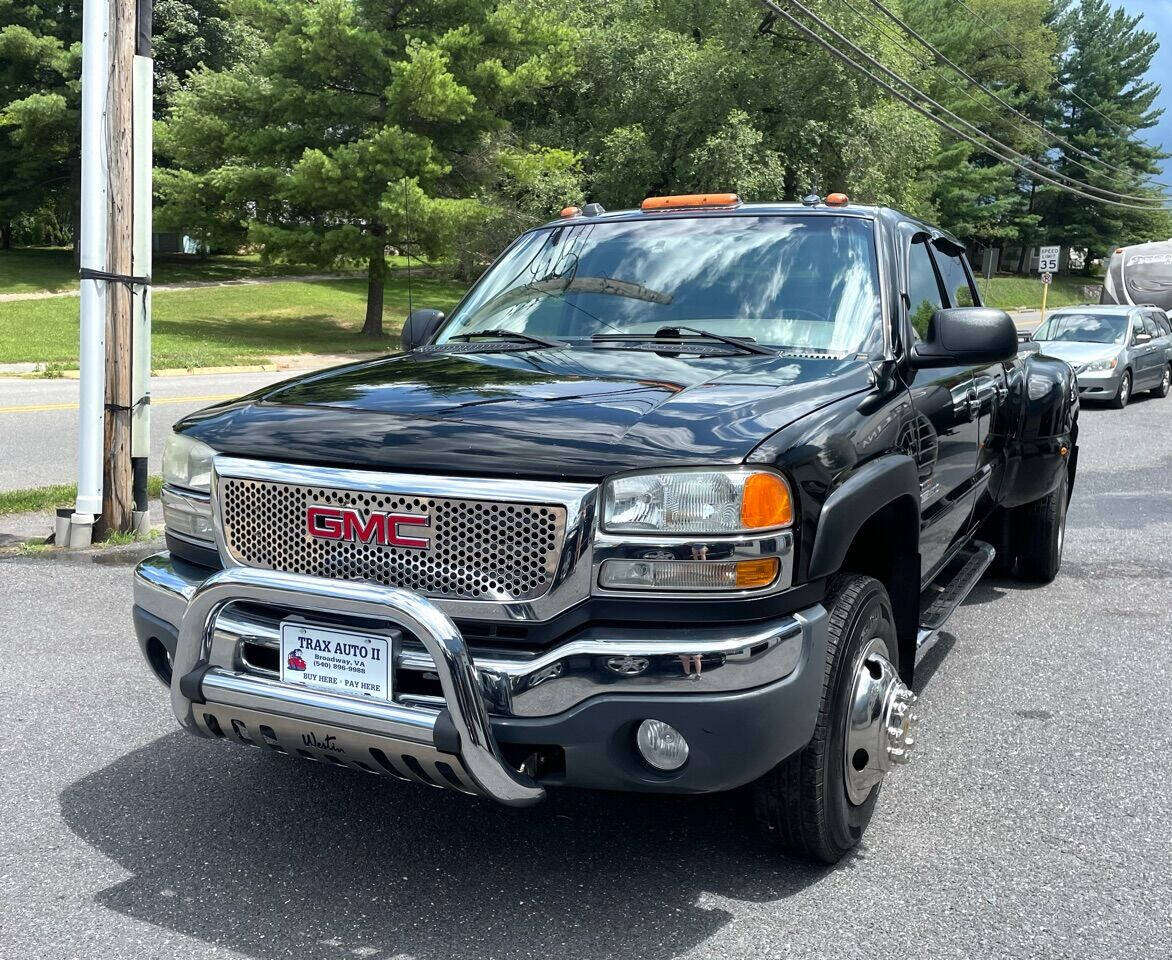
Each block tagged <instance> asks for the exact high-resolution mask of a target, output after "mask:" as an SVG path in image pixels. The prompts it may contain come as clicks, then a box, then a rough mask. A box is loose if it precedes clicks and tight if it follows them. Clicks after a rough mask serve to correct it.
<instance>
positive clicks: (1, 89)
mask: <svg viewBox="0 0 1172 960" xmlns="http://www.w3.org/2000/svg"><path fill="white" fill-rule="evenodd" d="M80 17H81V6H80V4H76V5H74V4H69V3H66V4H61V3H52V2H44V0H0V170H2V171H3V176H0V246H3V247H8V246H9V245H10V243H11V240H12V224H13V222H14V221H17V220H18V219H19V218H21V217H22V216H27V215H29V214H32V213H33V212H34V211H37V210H38V209H40V208H43V207H44V206H45V205H46V204H48V203H50V202H51V201H52V200H53V198H54V196H55V194H61V193H64V194H65V195H66V196H68V191H69V190H70V187H71V186H72V187H73V188H75V189H76V186H77V184H78V183H79V180H80V173H81V171H80V166H79V162H80V161H79V154H78V137H79V129H78V112H77V106H78V101H79V99H80V95H81V94H80V86H79V83H78V76H79V74H80V67H81V43H80V40H81V20H80Z"/></svg>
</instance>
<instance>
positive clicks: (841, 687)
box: [754, 574, 914, 863]
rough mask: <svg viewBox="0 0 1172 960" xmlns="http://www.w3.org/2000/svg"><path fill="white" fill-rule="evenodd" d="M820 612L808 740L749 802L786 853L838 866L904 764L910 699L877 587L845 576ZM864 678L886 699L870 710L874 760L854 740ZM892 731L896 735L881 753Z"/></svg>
mask: <svg viewBox="0 0 1172 960" xmlns="http://www.w3.org/2000/svg"><path fill="white" fill-rule="evenodd" d="M826 606H827V612H828V614H829V624H828V633H829V637H828V643H827V648H826V663H825V672H824V675H823V682H822V703H821V705H820V707H819V710H818V719H817V723H816V725H815V728H814V736H813V739H812V740H811V741H810V743H809V744H808V745H807V746H806V747H805V748H804V749H803V750H801V751H800V752H799V753H797V754H795V755H794V756H792V757H789V758H788V759H786V760H784V761H782V762H781V763H780V764H778V765H777V766H776V767H774V768H773V770H771V771H770V772H769V773H767V774H765V776H763V777H762V778H761V779H760V780H758V781H757V783H756V784H754V802H755V809H756V814H757V819H758V822H759V823H760V824H761V825H762V826H763V827H764V828H765V830H766V832H767V833H768V834H769V835H770V836H772V837H773V838H774V839H775V840H776V841H777V842H779V843H780V845H781V846H782V847H783V848H785V849H786V850H788V851H790V852H792V853H796V854H798V855H801V856H804V857H808V858H810V859H813V860H821V861H822V862H824V863H837V862H838V861H839V860H841V859H842V858H843V856H845V855H846V854H847V853H848V852H849V851H850V850H851V849H852V848H853V847H854V846H855V845H856V844H857V843H858V842H859V840H860V839H862V836H863V831H864V830H866V828H867V824H868V823H869V822H870V820H871V814H872V813H873V812H874V809H875V801H876V799H877V797H878V795H879V790H880V787H881V785H882V784H881V780H882V777H883V774H884V772H886V769H887V768H888V767H889V766H890V764H891V763H892V762H902V761H903V760H905V759H906V752H905V749H904V748H905V747H906V748H907V749H910V747H911V745H912V741H911V739H910V737H907V736H906V734H907V732H908V726H909V724H910V723H911V722H912V721H913V720H914V716H913V715H911V714H910V713H909V711H910V706H911V703H912V702H913V701H914V698H913V697H912V695H911V692H910V691H908V690H907V688H906V687H904V685H903V684H902V682H901V681H900V680H899V677H898V669H899V661H898V657H899V644H898V641H897V638H896V632H895V617H894V615H893V613H892V610H891V600H890V598H889V597H888V595H887V590H886V589H885V588H884V586H883V584H881V583H880V582H879V581H878V580H875V579H872V578H871V577H863V576H856V575H852V574H841V575H839V576H837V577H835V578H834V580H832V581H831V583H830V585H829V588H828V597H827V601H826ZM864 672H866V674H867V676H869V677H871V678H874V681H875V683H876V684H883V685H884V686H883V687H882V689H884V690H885V691H887V695H885V696H884V697H883V698H882V700H883V704H882V706H881V708H876V707H875V706H874V704H872V709H873V710H874V711H875V712H876V714H877V715H879V720H880V722H881V723H882V728H881V732H880V731H879V730H878V728H877V731H876V732H877V736H878V738H879V739H877V740H876V741H875V743H876V745H877V746H876V747H875V748H874V749H873V750H872V752H874V753H875V754H876V756H869V755H868V749H865V748H864V747H861V746H860V745H859V744H860V743H864V744H866V746H867V747H870V744H871V741H870V740H867V739H864V740H862V741H860V740H859V739H858V738H859V737H860V736H862V737H864V738H865V737H867V736H869V735H870V734H868V733H867V732H866V731H864V732H863V733H862V734H860V732H859V724H858V722H857V717H858V706H857V705H858V703H859V702H861V699H866V698H865V697H864V698H860V696H859V693H860V688H859V684H860V682H868V681H867V676H863V673H864ZM860 677H862V681H860V679H859V678H860ZM871 699H872V700H873V699H874V698H873V697H872V698H871ZM851 721H854V722H851ZM892 723H894V724H896V725H897V726H901V727H902V733H901V734H900V737H898V738H896V740H895V741H893V742H892V745H891V746H887V744H888V741H887V740H885V739H883V738H884V737H886V736H888V733H887V731H888V730H889V729H891V724H892ZM848 727H849V729H848ZM848 740H849V741H850V743H851V744H852V747H850V748H848ZM848 750H849V752H850V756H848ZM879 754H882V755H879ZM848 764H849V765H850V766H848ZM852 771H853V772H852ZM852 794H853V798H852Z"/></svg>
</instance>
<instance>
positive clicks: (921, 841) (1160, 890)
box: [0, 399, 1172, 960]
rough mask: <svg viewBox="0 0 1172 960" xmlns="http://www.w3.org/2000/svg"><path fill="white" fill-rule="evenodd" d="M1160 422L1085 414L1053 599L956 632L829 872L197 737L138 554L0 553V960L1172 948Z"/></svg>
mask: <svg viewBox="0 0 1172 960" xmlns="http://www.w3.org/2000/svg"><path fill="white" fill-rule="evenodd" d="M1170 421H1172V400H1167V401H1159V400H1147V399H1143V400H1140V401H1137V402H1136V403H1135V404H1133V405H1132V406H1131V407H1129V408H1128V409H1127V410H1125V411H1122V412H1115V411H1107V410H1099V409H1088V410H1085V411H1084V414H1083V436H1082V459H1081V474H1080V478H1079V482H1078V485H1077V487H1076V489H1075V498H1074V501H1073V504H1072V507H1071V512H1070V523H1069V529H1068V538H1067V555H1066V562H1065V564H1064V567H1063V571H1062V573H1061V575H1060V577H1059V579H1058V580H1057V581H1056V582H1055V583H1054V584H1052V585H1050V586H1048V587H1044V588H1035V589H1027V588H1023V587H1022V586H1019V585H1015V584H1011V583H1007V582H1000V581H989V582H986V583H984V584H982V585H981V586H979V587H978V589H977V591H976V593H975V595H974V596H973V597H972V598H970V601H969V602H968V603H967V605H966V606H964V607H963V608H962V609H961V610H960V611H959V612H958V613H957V614H956V616H955V617H954V618H953V620H952V621H950V623H949V625H948V628H947V630H948V632H947V633H945V634H944V635H943V636H942V638H941V640H940V641H939V642H938V643H937V645H936V646H935V647H934V648H932V649H931V650H930V651H929V652H928V653H927V654H926V655H925V656H924V658H923V659H922V661H921V663H920V666H919V670H918V674H919V679H918V683H917V686H918V688H919V691H920V696H921V712H922V713H923V714H924V717H925V719H924V722H923V723H922V724H921V729H920V735H919V738H918V739H919V740H920V744H921V746H922V750H921V751H920V753H919V756H918V757H917V758H916V760H915V762H913V763H912V765H911V766H910V767H909V768H907V769H906V771H900V772H899V774H898V775H896V776H894V777H893V778H892V779H891V780H890V781H889V782H888V784H887V785H886V786H885V788H884V791H883V794H882V796H881V798H880V803H879V809H878V811H877V814H876V818H875V821H874V822H873V824H872V827H871V830H870V832H869V833H868V834H867V837H866V841H865V843H864V845H863V846H862V847H861V848H860V849H859V850H858V852H857V854H856V855H855V856H853V857H852V858H851V859H849V860H848V861H847V862H845V863H843V864H842V865H840V866H839V867H838V868H836V869H826V868H822V867H814V866H810V865H807V864H804V863H801V862H796V861H792V860H788V859H785V858H783V857H780V856H778V855H776V854H775V853H774V852H773V851H771V850H770V849H769V848H768V847H767V846H765V845H763V844H762V843H760V842H759V841H758V840H757V839H756V837H755V834H754V833H753V832H752V831H751V829H750V828H749V827H748V826H747V824H746V823H745V822H744V821H743V820H741V819H739V818H738V817H737V816H735V815H733V814H732V813H731V812H730V809H731V808H730V801H729V800H728V798H702V799H695V800H680V799H676V800H669V799H663V798H656V797H639V796H618V795H609V794H603V795H599V794H587V793H574V792H561V793H558V794H555V795H554V796H553V797H552V798H551V799H550V800H549V801H548V802H546V803H545V804H543V805H542V806H539V807H537V808H534V809H530V810H506V809H503V808H498V807H495V806H491V805H489V804H488V803H487V802H478V801H475V800H468V799H466V798H463V797H459V796H455V795H449V794H439V793H433V792H431V791H429V790H427V789H426V788H422V787H413V786H409V785H399V784H396V783H393V782H388V781H384V780H376V779H373V778H368V777H367V776H366V775H363V774H360V773H358V772H350V771H339V770H334V769H332V768H325V769H323V768H322V767H319V766H317V765H311V764H308V763H305V762H303V761H294V760H286V759H284V758H281V757H274V756H271V755H261V754H259V753H256V752H253V751H248V750H245V749H243V748H232V747H230V746H227V745H224V744H219V743H209V742H202V741H197V740H194V739H189V738H188V737H186V735H181V734H179V733H177V732H175V730H174V725H173V721H172V718H171V716H170V714H169V709H168V705H167V701H166V697H165V693H164V691H163V689H162V688H161V687H160V686H159V685H158V684H157V683H156V681H154V680H152V679H151V678H150V677H149V676H148V675H147V672H146V669H145V667H144V666H143V665H142V664H140V662H139V655H138V651H137V649H136V646H135V643H134V640H133V636H132V632H131V628H130V605H131V590H130V567H129V561H130V559H131V558H130V557H129V556H128V555H115V554H108V555H106V556H104V557H102V559H101V560H100V561H95V560H92V559H89V558H85V559H74V560H49V559H43V558H10V559H6V560H0V578H2V582H3V589H2V590H0V622H3V623H4V624H5V627H6V629H5V631H4V635H3V639H2V640H0V656H2V657H3V660H2V661H0V662H2V663H3V684H2V685H0V729H2V730H3V736H0V765H2V769H3V771H4V774H3V776H2V777H0V823H2V824H3V828H2V829H0V904H3V907H2V909H0V956H3V957H11V958H21V960H24V958H30V957H36V958H57V957H61V958H65V957H69V958H74V957H79V958H80V957H87V958H88V957H93V958H111V957H116V958H139V957H142V958H156V957H184V958H205V957H247V958H256V960H275V958H285V957H295V958H300V960H327V958H328V960H334V958H366V957H372V958H380V960H391V958H398V960H408V958H411V960H465V958H467V960H490V958H506V957H507V958H514V957H516V958H533V960H576V958H624V960H626V958H630V960H660V958H674V957H697V958H699V957H733V958H738V960H739V958H757V957H794V958H819V960H822V958H835V960H837V958H854V957H860V958H862V957H865V958H868V960H874V958H886V957H901V958H904V957H906V958H912V960H918V958H929V957H931V958H986V957H989V958H993V957H996V958H1013V960H1021V958H1031V960H1032V958H1084V957H1085V958H1088V960H1089V958H1095V960H1100V958H1111V960H1116V958H1137V960H1157V958H1162V957H1167V956H1170V955H1172V921H1170V919H1169V904H1170V903H1172V790H1169V782H1170V777H1169V771H1170V769H1172V759H1170V758H1172V712H1170V711H1169V708H1168V704H1169V698H1170V696H1172V666H1170V664H1172V657H1170V656H1169V636H1170V633H1172V630H1170V628H1172V592H1170V586H1172V493H1170V492H1169V490H1170V486H1169V482H1168V478H1169V476H1170V475H1172V453H1170V452H1169V451H1170V449H1172V444H1170V440H1172V428H1170V426H1169V423H1170Z"/></svg>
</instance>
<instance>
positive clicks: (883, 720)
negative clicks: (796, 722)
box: [843, 637, 919, 805]
mask: <svg viewBox="0 0 1172 960" xmlns="http://www.w3.org/2000/svg"><path fill="white" fill-rule="evenodd" d="M889 656H890V652H889V651H888V649H887V643H886V641H884V640H883V639H881V638H880V637H876V638H874V639H873V640H871V641H870V642H869V643H868V644H867V645H866V646H865V647H864V648H863V652H862V654H861V656H860V657H859V658H858V660H857V661H856V665H855V673H854V684H853V687H852V689H851V696H850V699H849V700H848V701H847V726H846V744H845V746H846V749H845V751H844V756H843V773H844V777H843V779H844V781H845V783H846V792H847V796H848V797H849V798H850V801H851V803H853V804H855V805H858V804H860V803H862V802H863V801H865V800H866V799H867V795H868V794H869V793H870V792H871V788H872V787H874V786H875V785H876V784H878V783H879V782H880V781H881V780H882V779H883V778H884V776H886V775H887V773H888V772H889V771H890V770H893V769H895V768H896V767H898V766H900V765H902V764H905V763H907V762H908V760H909V759H910V754H911V750H912V748H913V747H914V746H915V740H913V739H912V737H911V730H912V727H913V726H914V725H915V724H916V723H918V722H919V716H918V715H917V714H916V713H915V711H914V710H913V707H914V706H915V703H916V695H915V694H914V693H912V692H911V690H909V689H908V688H907V686H906V685H905V684H904V682H903V681H902V680H900V679H899V674H898V672H897V671H896V669H895V665H894V664H892V662H891V661H890V660H889V659H888V657H889Z"/></svg>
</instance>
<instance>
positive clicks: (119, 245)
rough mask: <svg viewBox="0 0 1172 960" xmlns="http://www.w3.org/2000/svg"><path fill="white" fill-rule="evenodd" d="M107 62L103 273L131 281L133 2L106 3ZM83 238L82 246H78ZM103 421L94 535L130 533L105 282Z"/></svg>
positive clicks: (126, 349)
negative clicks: (110, 39) (110, 19)
mask: <svg viewBox="0 0 1172 960" xmlns="http://www.w3.org/2000/svg"><path fill="white" fill-rule="evenodd" d="M111 6H112V7H113V11H112V12H113V14H114V23H113V33H114V46H113V51H112V52H113V59H112V62H111V64H110V88H111V89H110V96H109V101H108V103H109V118H110V123H109V126H108V130H107V138H106V142H107V143H108V144H109V149H110V152H109V154H108V157H109V164H110V167H109V174H108V175H109V183H110V188H109V189H110V201H109V202H110V222H109V238H110V239H109V248H108V252H107V260H108V263H109V266H108V267H107V270H108V271H109V272H110V273H112V274H116V275H118V276H119V277H129V276H131V267H132V259H133V248H132V246H131V243H132V240H133V237H134V103H133V90H134V42H135V35H136V33H137V29H136V22H137V20H138V15H137V11H136V9H135V0H112V2H111ZM84 239H85V238H84V237H83V238H82V242H84ZM106 289H107V300H106V416H105V429H104V431H103V432H104V435H105V444H104V447H105V450H104V463H103V467H102V474H103V478H104V481H105V482H104V484H103V488H102V516H101V519H100V520H99V522H98V529H97V530H96V531H95V533H96V534H97V536H98V539H104V538H105V536H106V535H108V534H110V533H115V532H117V533H128V532H130V531H131V530H133V529H134V497H133V486H134V475H133V471H132V468H131V464H130V414H131V412H132V409H133V405H134V398H133V396H132V392H131V361H130V345H131V337H132V332H131V324H130V318H131V308H132V296H131V293H132V291H131V285H130V284H129V283H127V282H119V281H107V287H106Z"/></svg>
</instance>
